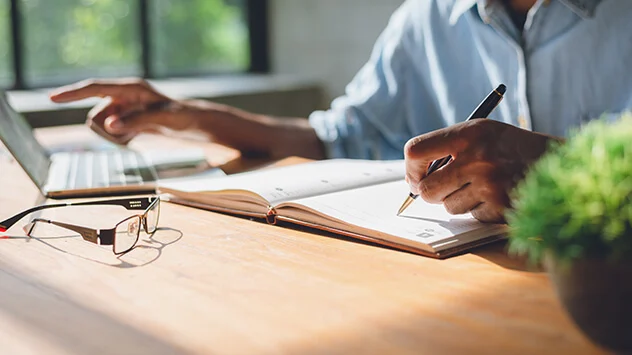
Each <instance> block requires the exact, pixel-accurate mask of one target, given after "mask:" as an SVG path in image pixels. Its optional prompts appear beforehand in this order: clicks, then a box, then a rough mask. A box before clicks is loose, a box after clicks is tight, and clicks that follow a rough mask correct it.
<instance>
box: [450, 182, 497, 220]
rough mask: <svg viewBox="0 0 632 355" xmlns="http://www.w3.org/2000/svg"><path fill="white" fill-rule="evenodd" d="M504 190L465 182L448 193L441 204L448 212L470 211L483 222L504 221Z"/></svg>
mask: <svg viewBox="0 0 632 355" xmlns="http://www.w3.org/2000/svg"><path fill="white" fill-rule="evenodd" d="M503 196H505V192H504V191H500V190H495V189H489V188H485V187H481V184H476V183H471V184H467V185H465V186H464V187H462V188H461V189H459V190H457V191H455V192H453V193H452V194H450V195H448V196H447V197H446V198H445V199H444V200H443V205H444V207H445V209H446V211H448V213H450V214H463V213H468V212H471V213H472V216H473V217H474V218H476V219H478V220H479V221H481V222H485V223H504V222H505V219H504V213H505V209H507V208H508V206H507V205H506V203H504V200H505V199H504V197H503Z"/></svg>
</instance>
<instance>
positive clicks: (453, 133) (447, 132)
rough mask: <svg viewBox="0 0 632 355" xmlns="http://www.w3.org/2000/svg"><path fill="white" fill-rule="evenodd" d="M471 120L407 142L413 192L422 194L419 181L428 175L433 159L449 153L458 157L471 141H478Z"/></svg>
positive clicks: (406, 152)
mask: <svg viewBox="0 0 632 355" xmlns="http://www.w3.org/2000/svg"><path fill="white" fill-rule="evenodd" d="M471 122H472V121H470V122H463V123H460V124H457V125H454V126H451V127H447V128H444V129H440V130H436V131H433V132H429V133H426V134H423V135H420V136H417V137H415V138H412V139H410V140H409V141H408V142H406V145H405V146H404V158H405V161H406V177H407V181H408V182H409V185H410V190H411V192H412V193H414V194H417V195H419V194H421V191H419V189H418V188H419V186H418V183H419V181H420V180H422V179H423V178H425V177H426V175H427V171H428V167H429V166H430V165H431V164H432V162H433V161H435V160H437V159H442V158H444V157H446V156H448V155H450V156H452V158H453V159H456V157H457V156H458V155H459V154H460V153H461V152H463V151H465V150H467V147H468V146H469V145H470V144H471V142H473V141H476V139H477V138H478V137H477V135H476V132H477V131H478V130H477V129H475V127H474V125H473V124H472V123H471ZM440 170H441V169H440Z"/></svg>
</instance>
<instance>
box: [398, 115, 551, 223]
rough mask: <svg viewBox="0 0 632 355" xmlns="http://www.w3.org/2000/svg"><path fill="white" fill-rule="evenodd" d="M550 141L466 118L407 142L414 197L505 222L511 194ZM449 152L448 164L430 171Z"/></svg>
mask: <svg viewBox="0 0 632 355" xmlns="http://www.w3.org/2000/svg"><path fill="white" fill-rule="evenodd" d="M551 139H556V138H555V137H551V136H547V135H544V134H540V133H535V132H531V131H528V130H524V129H522V128H519V127H516V126H514V125H510V124H506V123H502V122H498V121H494V120H478V119H476V120H470V121H467V122H461V123H459V124H456V125H453V126H450V127H446V128H443V129H440V130H436V131H433V132H429V133H426V134H423V135H421V136H418V137H415V138H413V139H411V140H410V141H409V142H408V143H406V147H405V150H404V157H405V160H406V180H407V182H408V183H409V185H410V191H411V193H412V194H413V195H420V196H421V198H423V199H424V200H425V201H426V202H429V203H442V204H443V205H444V206H445V208H446V210H447V211H448V212H450V213H452V214H461V213H467V212H471V213H472V215H473V216H474V217H475V218H476V219H478V220H480V221H483V222H496V223H501V222H504V212H505V209H506V208H508V207H509V205H510V204H509V201H510V199H509V192H510V191H511V189H513V187H514V186H515V184H516V183H517V182H518V181H520V180H521V179H522V177H523V174H524V172H525V170H526V169H527V168H528V167H529V166H530V165H531V164H532V163H533V162H534V161H535V160H537V159H538V158H539V157H540V156H541V155H542V154H543V153H544V151H545V150H546V148H547V146H548V144H549V141H550V140H551ZM448 155H451V156H452V160H451V162H450V163H449V164H447V165H445V166H444V167H443V168H441V169H438V170H436V171H434V172H433V173H432V174H428V168H429V166H430V165H431V164H432V162H433V161H435V160H437V159H441V158H443V157H446V156H448Z"/></svg>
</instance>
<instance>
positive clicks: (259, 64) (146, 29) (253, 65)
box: [8, 0, 270, 90]
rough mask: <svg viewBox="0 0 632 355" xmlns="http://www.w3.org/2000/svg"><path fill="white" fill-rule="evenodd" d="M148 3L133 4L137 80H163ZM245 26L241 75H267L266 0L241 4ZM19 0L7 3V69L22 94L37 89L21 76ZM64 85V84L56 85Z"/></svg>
mask: <svg viewBox="0 0 632 355" xmlns="http://www.w3.org/2000/svg"><path fill="white" fill-rule="evenodd" d="M151 1H152V0H135V2H136V6H138V9H139V11H138V19H137V22H138V26H139V28H138V31H139V36H140V43H139V45H140V50H141V55H140V64H141V73H140V74H141V76H142V77H143V78H145V79H157V78H166V77H167V76H162V75H161V76H159V75H156V73H155V71H154V69H153V68H152V60H151V59H152V53H151V51H152V48H151V36H152V33H151V26H150V25H151V17H150V16H149V14H150V6H151V5H150V3H151ZM245 3H246V24H247V26H248V37H249V40H248V42H249V52H250V58H249V59H250V65H249V67H248V69H247V70H246V71H245V72H244V73H268V72H269V71H270V59H269V57H270V55H269V27H268V0H245ZM20 6H21V4H20V0H9V15H10V21H9V23H10V31H9V32H10V35H11V38H10V47H11V69H12V74H13V84H12V85H11V86H10V87H9V88H8V89H9V90H24V89H35V88H38V86H36V85H27V84H26V81H25V76H24V70H25V65H24V62H25V53H24V48H23V45H22V43H23V42H22V39H23V34H24V31H23V24H22V18H21V16H20ZM212 74H213V73H211V72H200V73H194V74H189V75H178V76H179V77H181V76H201V75H212ZM59 84H65V83H59Z"/></svg>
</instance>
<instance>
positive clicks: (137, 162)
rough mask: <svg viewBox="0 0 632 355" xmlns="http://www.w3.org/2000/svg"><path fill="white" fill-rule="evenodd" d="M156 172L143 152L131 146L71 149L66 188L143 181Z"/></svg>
mask: <svg viewBox="0 0 632 355" xmlns="http://www.w3.org/2000/svg"><path fill="white" fill-rule="evenodd" d="M155 176H156V172H155V171H154V170H153V167H151V166H149V165H148V164H147V163H146V162H145V160H144V158H143V156H142V155H140V154H138V153H137V152H134V151H131V150H123V149H120V150H108V151H99V152H80V153H72V154H70V155H69V172H68V180H67V187H66V188H67V189H86V188H99V187H108V186H123V185H142V184H143V183H145V182H150V181H155V179H156V178H155Z"/></svg>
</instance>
